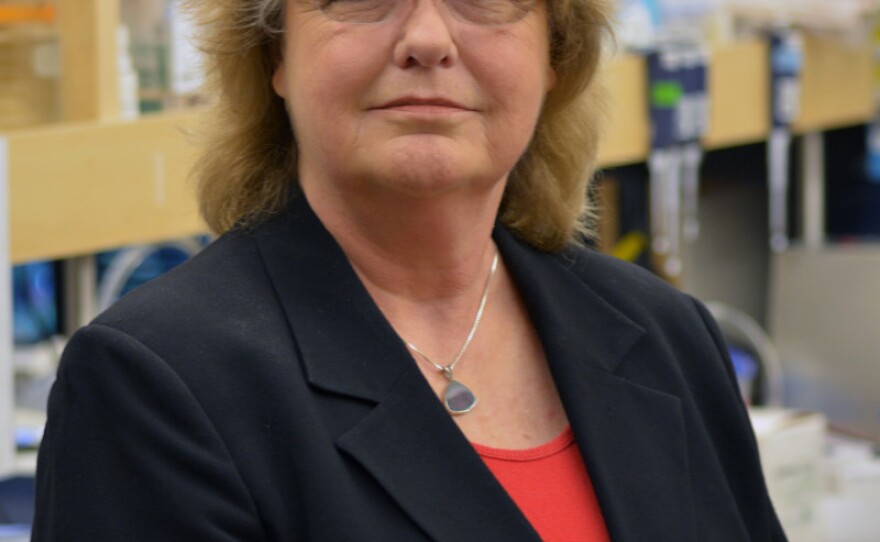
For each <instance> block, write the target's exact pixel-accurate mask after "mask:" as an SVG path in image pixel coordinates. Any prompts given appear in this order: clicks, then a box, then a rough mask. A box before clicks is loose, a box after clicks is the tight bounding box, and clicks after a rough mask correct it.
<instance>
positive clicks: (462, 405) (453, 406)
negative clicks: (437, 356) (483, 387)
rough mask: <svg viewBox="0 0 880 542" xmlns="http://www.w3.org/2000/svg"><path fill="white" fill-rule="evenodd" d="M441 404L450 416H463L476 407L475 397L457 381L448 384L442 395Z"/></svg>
mask: <svg viewBox="0 0 880 542" xmlns="http://www.w3.org/2000/svg"><path fill="white" fill-rule="evenodd" d="M443 403H444V404H445V405H446V410H448V411H449V413H450V414H465V413H467V412H470V411H471V410H473V408H474V407H475V406H477V397H476V396H475V395H474V392H472V391H471V390H470V388H468V387H467V386H465V385H464V384H462V383H461V382H459V381H457V380H453V381H451V382H449V385H448V386H446V392H445V393H444V394H443Z"/></svg>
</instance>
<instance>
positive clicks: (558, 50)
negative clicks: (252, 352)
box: [187, 0, 613, 251]
mask: <svg viewBox="0 0 880 542" xmlns="http://www.w3.org/2000/svg"><path fill="white" fill-rule="evenodd" d="M546 1H547V11H548V18H549V21H550V36H551V37H550V41H551V43H550V63H551V66H552V67H553V68H554V70H555V71H556V75H557V82H556V85H555V87H554V88H553V89H552V90H551V91H550V93H549V94H548V95H547V98H546V100H545V103H544V107H543V110H542V112H541V116H540V118H539V120H538V124H537V127H536V129H535V134H534V136H533V138H532V141H531V142H530V144H529V146H528V148H527V149H526V151H525V153H524V154H523V156H522V157H521V158H520V160H519V162H517V164H516V166H515V167H514V169H513V171H512V172H511V175H510V178H509V182H508V186H507V188H506V192H505V195H504V199H503V201H502V204H501V210H500V221H501V223H502V224H504V225H505V226H507V227H508V228H510V229H511V230H512V231H513V232H514V233H515V234H516V235H517V236H518V237H519V238H521V239H522V240H523V241H525V242H526V243H529V244H530V245H532V246H534V247H536V248H539V249H542V250H547V251H553V250H558V249H560V248H562V247H564V246H565V245H566V244H568V243H571V242H577V241H578V240H579V239H582V238H592V237H595V230H596V228H595V210H594V209H593V207H592V206H591V205H590V203H589V198H588V197H587V191H588V188H589V185H590V181H591V179H592V178H593V175H594V171H595V167H596V154H597V147H598V142H599V139H600V132H601V127H602V126H603V124H604V122H603V120H604V111H605V107H604V104H605V89H604V86H603V85H602V82H601V81H600V80H599V78H598V72H599V65H600V62H601V59H602V56H603V55H602V47H603V43H604V41H605V38H606V37H608V36H610V34H611V30H610V22H609V21H610V17H611V15H612V14H611V11H612V7H613V0H546ZM286 3H287V0H187V7H188V9H189V11H190V13H191V14H192V15H193V17H194V18H195V20H196V22H197V23H198V24H199V25H200V27H201V29H202V32H203V34H202V49H203V50H204V51H205V53H206V67H207V70H208V81H209V83H208V92H209V94H210V95H211V96H212V99H213V106H212V109H211V111H210V112H209V113H208V114H207V115H205V119H206V121H205V122H206V124H205V125H204V126H203V127H202V128H203V131H202V137H203V141H202V143H203V144H204V151H203V153H202V155H201V158H200V159H199V161H198V162H197V164H196V166H195V169H194V170H193V174H194V176H195V178H196V180H197V182H198V199H199V206H200V210H201V213H202V216H203V218H204V219H205V221H206V222H207V224H208V226H209V227H210V228H211V229H212V230H214V231H215V232H217V233H222V232H225V231H227V230H229V229H231V228H233V227H235V226H250V225H255V224H257V223H259V222H261V221H262V220H264V219H265V218H267V217H268V216H271V215H272V214H273V213H275V212H277V211H278V210H280V209H281V208H282V207H283V205H284V204H285V202H286V201H287V199H288V197H289V196H290V194H291V191H293V190H296V189H297V182H296V153H297V145H296V141H295V138H294V134H293V131H292V129H291V126H290V121H289V119H288V115H287V112H286V111H285V106H284V102H283V100H282V99H281V98H280V97H278V96H277V95H276V94H275V91H274V89H273V87H272V75H273V73H274V71H275V67H276V65H277V62H278V59H279V58H280V54H281V42H282V39H283V26H284V10H285V5H286Z"/></svg>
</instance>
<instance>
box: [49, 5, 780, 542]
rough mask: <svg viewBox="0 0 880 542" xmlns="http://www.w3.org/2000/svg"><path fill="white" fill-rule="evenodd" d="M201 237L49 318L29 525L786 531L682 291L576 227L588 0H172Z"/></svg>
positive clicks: (646, 533) (701, 534)
mask: <svg viewBox="0 0 880 542" xmlns="http://www.w3.org/2000/svg"><path fill="white" fill-rule="evenodd" d="M192 4H193V9H194V11H195V13H196V14H197V15H198V16H199V17H200V18H201V21H202V23H203V24H204V26H205V28H206V29H207V38H206V43H207V48H208V50H209V51H210V52H211V53H212V56H211V58H212V60H211V62H212V67H213V71H212V74H213V76H214V77H215V79H216V82H217V90H218V104H217V110H216V112H215V114H214V116H213V119H214V121H215V127H214V128H213V129H212V130H210V131H209V136H210V137H209V142H208V145H207V149H208V150H207V152H206V154H205V157H204V158H203V160H202V162H201V165H200V169H199V178H200V182H201V184H200V198H201V205H202V211H203V214H204V216H205V218H206V220H207V221H208V223H209V224H210V225H211V226H212V227H213V228H214V229H215V230H217V231H218V232H224V235H223V236H222V237H221V238H220V239H219V240H218V241H217V242H216V243H214V244H213V245H212V246H211V247H209V248H208V249H207V250H206V251H205V252H204V253H203V254H201V255H200V256H199V257H197V258H195V259H194V260H192V261H191V262H189V263H188V264H187V265H185V266H182V267H181V268H179V269H178V270H176V271H174V272H172V273H170V274H169V275H168V276H166V277H164V278H162V279H160V280H157V281H155V282H153V283H150V284H149V285H147V286H145V287H143V288H141V289H140V290H138V291H136V292H134V293H132V294H130V295H129V296H128V297H126V298H125V299H124V300H122V301H121V302H120V303H119V304H118V305H117V306H116V307H114V308H113V309H111V310H110V311H109V312H107V313H106V314H104V315H102V316H100V317H99V318H98V319H97V320H96V321H95V322H93V323H92V324H91V325H89V326H87V327H86V328H85V329H83V330H81V331H80V332H79V333H78V334H77V335H76V336H75V337H74V338H73V339H72V340H71V342H70V345H69V346H68V349H67V351H66V353H65V356H64V359H63V360H62V363H61V367H60V369H59V375H58V381H57V384H56V386H55V389H54V391H53V394H52V397H51V400H50V407H49V408H50V413H49V423H48V427H47V432H46V437H45V441H44V444H43V447H42V449H41V452H40V464H39V473H38V478H39V480H38V510H37V517H36V521H35V523H36V524H35V531H34V533H35V534H34V539H35V540H89V541H96V540H98V541H100V540H127V541H128V540H145V541H146V540H151V541H153V540H218V541H219V540H228V541H233V540H235V541H243V540H255V541H256V540H285V541H289V540H329V541H344V540H370V541H373V540H376V541H380V540H381V541H386V540H394V541H398V540H401V541H402V540H406V541H409V540H437V541H445V540H449V541H453V540H455V541H463V540H465V541H466V540H473V541H487V540H489V541H494V540H499V541H519V540H522V541H526V540H530V541H536V540H539V539H543V540H551V541H553V540H609V539H611V540H615V541H635V540H674V541H683V540H699V541H709V540H711V541H724V540H731V541H733V540H736V541H740V540H783V539H784V536H783V534H782V532H781V529H780V528H779V525H778V523H777V521H776V518H775V515H774V513H773V510H772V506H771V504H770V502H769V499H768V497H767V494H766V490H765V487H764V482H763V480H762V478H761V473H760V465H759V462H758V459H757V454H756V447H755V442H754V439H753V437H752V434H751V432H750V428H749V422H748V419H747V416H746V413H745V410H744V408H743V405H742V402H741V401H740V400H739V398H738V394H737V390H736V385H735V381H734V378H733V376H732V373H731V370H730V363H729V360H728V358H727V355H726V354H725V353H724V347H723V345H722V342H721V339H720V337H719V334H718V331H717V329H716V327H715V326H714V324H713V323H712V321H711V319H710V318H709V316H708V315H707V313H706V311H705V309H703V308H702V306H701V305H699V304H698V303H697V302H695V301H693V300H692V299H690V298H688V297H686V296H684V295H682V294H680V293H677V292H676V291H674V290H672V289H671V288H669V287H667V286H665V285H664V284H662V283H661V282H660V281H658V280H656V279H655V278H653V277H651V276H649V275H648V274H647V273H644V272H642V271H640V270H638V269H635V268H632V267H630V266H628V265H626V264H623V263H620V262H617V261H614V260H611V259H609V258H607V257H604V256H601V255H599V254H596V253H594V252H591V251H589V250H586V249H583V248H579V247H578V245H577V242H576V239H578V238H579V237H581V236H582V235H583V234H588V233H589V229H588V227H587V225H588V224H589V218H590V215H589V213H586V212H585V211H584V195H585V193H586V186H585V183H586V179H588V177H589V175H588V174H589V173H590V169H591V168H592V165H593V162H594V157H595V151H596V144H597V132H598V129H597V127H598V123H599V120H598V111H599V110H600V107H599V106H598V105H597V104H599V103H601V101H600V96H601V93H600V92H598V90H597V88H598V86H597V83H596V81H595V79H596V77H595V75H596V68H597V64H598V62H599V57H600V50H601V42H602V40H603V37H604V35H605V34H606V32H607V27H608V24H607V21H608V17H609V13H610V11H611V5H610V4H609V3H608V2H606V1H598V0H575V1H572V2H567V1H559V2H555V1H554V2H547V3H544V2H542V1H540V0H443V1H441V0H314V1H312V0H287V1H286V2H284V1H281V0H262V1H257V0H223V1H216V0H211V1H207V0H206V1H201V2H193V3H192Z"/></svg>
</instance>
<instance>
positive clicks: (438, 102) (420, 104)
mask: <svg viewBox="0 0 880 542" xmlns="http://www.w3.org/2000/svg"><path fill="white" fill-rule="evenodd" d="M435 108H436V109H453V110H459V111H473V109H471V108H469V107H466V106H464V105H462V104H460V103H458V102H455V101H453V100H448V99H446V98H416V97H402V98H396V99H394V100H391V101H389V102H386V103H383V104H382V105H380V106H378V107H374V108H373V109H415V110H417V109H435Z"/></svg>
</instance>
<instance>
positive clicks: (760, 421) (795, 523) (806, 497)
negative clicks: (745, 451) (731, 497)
mask: <svg viewBox="0 0 880 542" xmlns="http://www.w3.org/2000/svg"><path fill="white" fill-rule="evenodd" d="M750 416H751V419H752V426H753V427H754V429H755V435H756V436H757V438H758V449H759V451H760V453H761V463H762V466H763V470H764V477H765V478H766V480H767V488H768V490H769V492H770V498H771V499H772V500H773V505H774V507H775V508H776V514H777V515H778V516H779V520H780V521H781V522H782V526H783V528H784V529H785V532H786V534H787V535H788V538H789V540H792V541H797V542H820V541H822V540H823V538H824V537H823V532H824V526H823V523H822V498H823V493H824V487H825V484H824V482H825V473H824V464H825V440H826V434H827V421H826V419H825V417H824V416H823V415H821V414H819V413H816V412H809V411H799V410H787V409H780V408H753V409H751V411H750Z"/></svg>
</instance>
